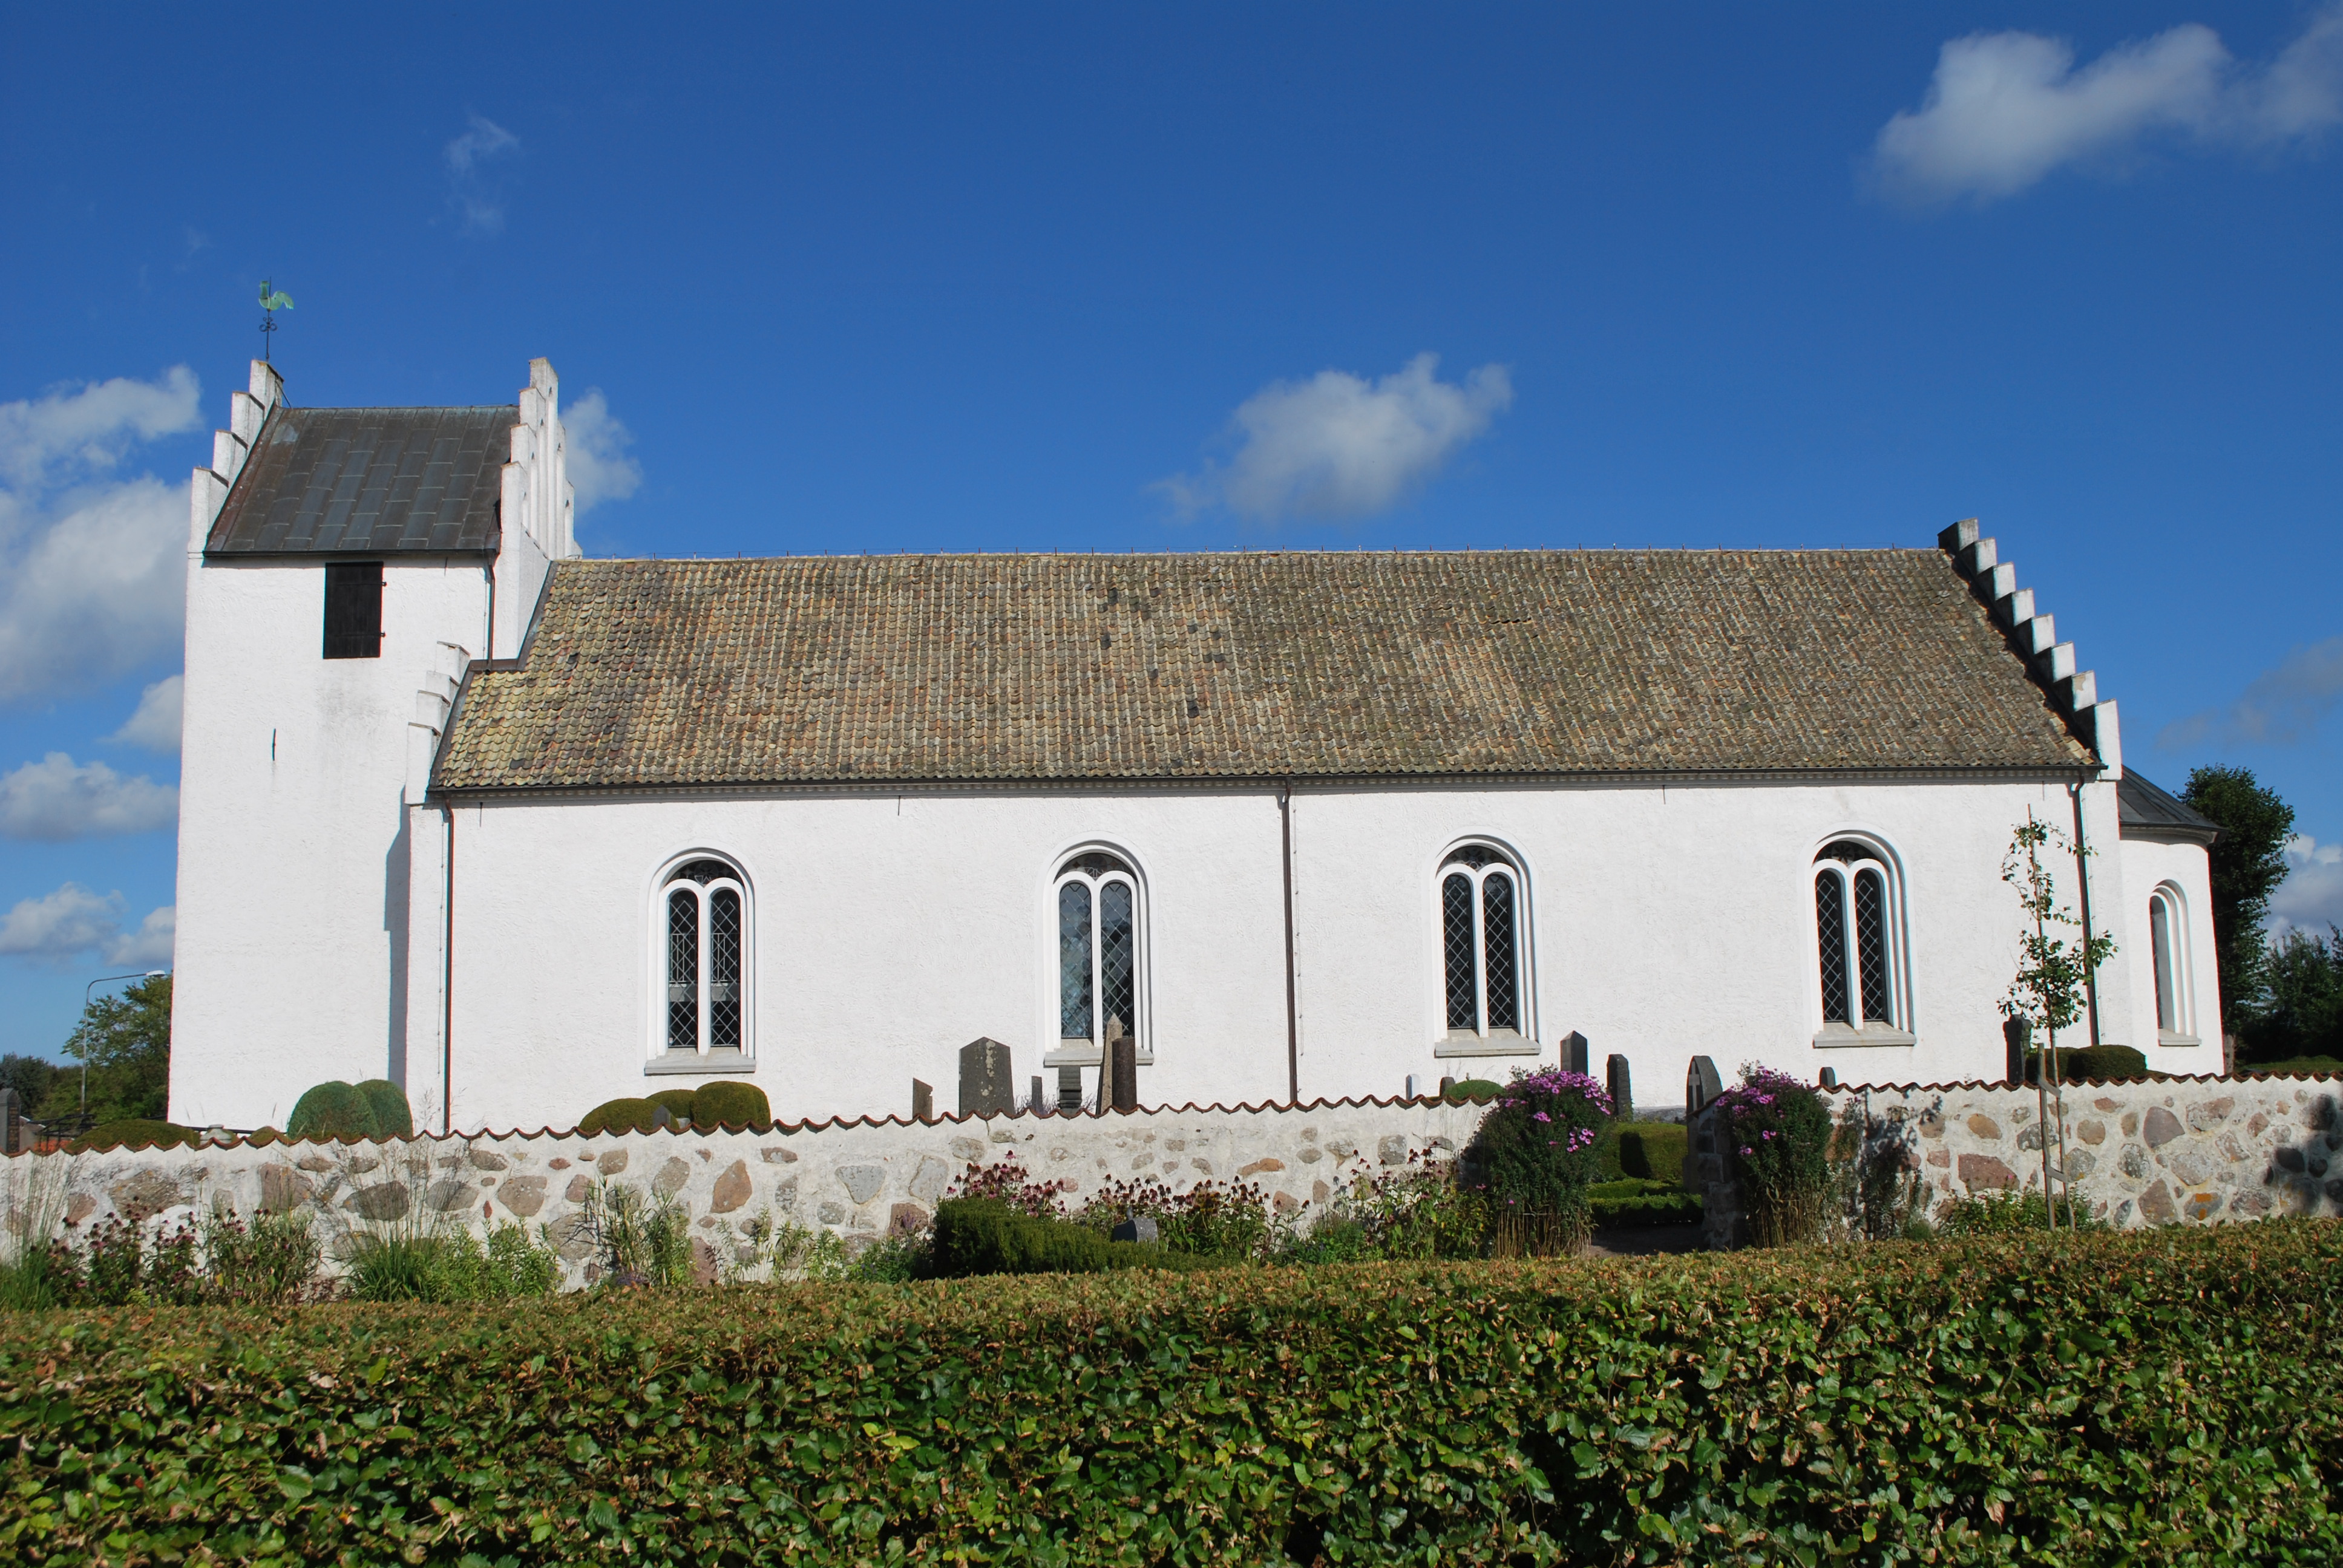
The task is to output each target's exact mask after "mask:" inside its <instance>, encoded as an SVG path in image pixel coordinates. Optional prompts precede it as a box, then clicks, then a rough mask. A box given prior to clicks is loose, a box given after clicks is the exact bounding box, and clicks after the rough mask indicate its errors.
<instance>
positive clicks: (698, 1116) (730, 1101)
mask: <svg viewBox="0 0 2343 1568" xmlns="http://www.w3.org/2000/svg"><path fill="white" fill-rule="evenodd" d="M691 1124H692V1125H693V1126H694V1127H769V1126H771V1125H772V1124H773V1108H772V1107H771V1106H770V1105H769V1104H768V1103H767V1102H766V1100H765V1091H763V1090H761V1089H759V1088H758V1087H757V1086H756V1085H755V1084H753V1083H736V1082H733V1081H730V1080H729V1079H722V1080H719V1081H716V1082H714V1083H703V1084H701V1085H700V1086H699V1092H698V1093H697V1094H694V1095H693V1096H692V1097H691Z"/></svg>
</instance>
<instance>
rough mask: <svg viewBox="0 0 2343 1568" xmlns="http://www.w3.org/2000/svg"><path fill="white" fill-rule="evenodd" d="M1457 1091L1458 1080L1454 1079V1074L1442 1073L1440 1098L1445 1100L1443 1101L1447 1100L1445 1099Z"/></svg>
mask: <svg viewBox="0 0 2343 1568" xmlns="http://www.w3.org/2000/svg"><path fill="white" fill-rule="evenodd" d="M1455 1091H1456V1080H1455V1077H1454V1076H1453V1074H1450V1073H1445V1072H1443V1073H1442V1074H1441V1075H1440V1098H1441V1099H1443V1100H1445V1099H1447V1098H1448V1097H1449V1096H1450V1095H1451V1094H1453V1093H1454V1092H1455Z"/></svg>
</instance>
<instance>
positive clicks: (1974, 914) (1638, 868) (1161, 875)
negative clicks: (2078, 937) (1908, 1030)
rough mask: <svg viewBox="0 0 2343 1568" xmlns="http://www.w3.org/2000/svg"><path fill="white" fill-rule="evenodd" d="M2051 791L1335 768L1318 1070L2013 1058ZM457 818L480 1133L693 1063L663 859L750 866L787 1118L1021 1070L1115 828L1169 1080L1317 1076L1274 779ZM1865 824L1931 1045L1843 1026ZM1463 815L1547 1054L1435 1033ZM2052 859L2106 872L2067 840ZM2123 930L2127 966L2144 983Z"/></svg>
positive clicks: (1313, 866)
mask: <svg viewBox="0 0 2343 1568" xmlns="http://www.w3.org/2000/svg"><path fill="white" fill-rule="evenodd" d="M2099 788H2101V787H2099V786H2092V787H2090V790H2094V791H2095V790H2097V789H2099ZM2088 792H2089V791H2087V793H2088ZM2029 808H2031V809H2034V811H2035V812H2036V814H2037V815H2040V816H2044V817H2046V818H2047V819H2052V820H2056V821H2059V822H2060V823H2061V824H2062V825H2065V824H2066V823H2067V822H2069V821H2070V820H2071V812H2072V807H2071V804H2070V798H2069V796H2068V794H2067V792H2066V787H2065V786H2064V785H2063V784H2060V783H2057V782H2019V781H2009V782H1999V783H1978V782H1944V783H1846V784H1815V785H1803V786H1801V785H1778V784H1766V785H1755V784H1740V785H1736V784H1710V785H1694V786H1671V787H1668V788H1666V789H1661V788H1660V787H1658V786H1656V785H1647V784H1635V785H1619V786H1614V787H1601V786H1593V787H1573V788H1521V789H1390V788H1377V789H1343V790H1334V789H1306V788H1305V789H1302V790H1300V791H1298V792H1297V794H1296V796H1295V799H1294V802H1293V808H1292V809H1293V842H1294V894H1295V903H1296V928H1297V950H1296V969H1297V974H1298V995H1299V1002H1300V1012H1301V1022H1300V1038H1301V1088H1302V1096H1303V1098H1305V1099H1310V1098H1315V1097H1320V1096H1327V1097H1333V1096H1343V1095H1367V1094H1378V1095H1383V1094H1394V1093H1398V1092H1400V1091H1403V1089H1404V1087H1405V1084H1406V1080H1407V1078H1408V1077H1409V1076H1410V1075H1411V1074H1413V1075H1414V1076H1415V1077H1416V1078H1417V1080H1418V1081H1419V1083H1420V1084H1421V1085H1423V1086H1424V1087H1426V1088H1429V1087H1430V1086H1431V1085H1433V1083H1436V1081H1438V1079H1439V1078H1440V1076H1442V1075H1443V1073H1447V1074H1453V1075H1454V1076H1457V1077H1460V1078H1461V1077H1471V1076H1479V1075H1487V1076H1494V1077H1498V1078H1501V1079H1502V1078H1503V1076H1504V1075H1505V1073H1506V1071H1507V1070H1509V1069H1511V1068H1513V1067H1515V1066H1532V1065H1535V1064H1537V1063H1541V1062H1542V1063H1545V1064H1552V1063H1554V1061H1555V1060H1557V1051H1558V1044H1559V1042H1560V1040H1562V1038H1563V1037H1564V1036H1565V1035H1566V1034H1568V1033H1569V1032H1570V1031H1572V1030H1577V1031H1579V1032H1581V1033H1583V1034H1584V1035H1585V1036H1586V1037H1587V1038H1588V1040H1589V1041H1590V1044H1591V1053H1592V1065H1593V1066H1594V1070H1595V1071H1596V1072H1597V1074H1598V1075H1599V1074H1600V1073H1601V1071H1602V1070H1603V1063H1604V1059H1605V1058H1606V1057H1607V1056H1608V1055H1609V1054H1610V1053H1611V1052H1613V1051H1617V1052H1620V1053H1622V1054H1624V1055H1625V1056H1626V1057H1627V1058H1628V1060H1629V1062H1630V1065H1631V1067H1632V1070H1633V1072H1634V1085H1635V1093H1636V1099H1637V1101H1639V1102H1640V1103H1642V1104H1644V1105H1646V1106H1657V1107H1667V1106H1673V1105H1676V1104H1680V1103H1681V1101H1682V1097H1683V1091H1684V1070H1685V1066H1686V1064H1687V1062H1688V1060H1690V1059H1691V1058H1692V1057H1693V1056H1694V1055H1706V1056H1709V1057H1712V1058H1714V1059H1715V1061H1716V1062H1717V1064H1718V1067H1719V1069H1720V1070H1722V1071H1724V1072H1725V1074H1726V1075H1727V1076H1728V1077H1729V1076H1731V1075H1732V1073H1733V1072H1734V1071H1735V1069H1737V1067H1738V1066H1739V1064H1740V1063H1742V1062H1743V1061H1746V1060H1759V1061H1765V1062H1767V1063H1769V1064H1771V1065H1773V1066H1775V1067H1778V1068H1781V1069H1783V1070H1787V1071H1792V1072H1795V1073H1796V1074H1797V1075H1798V1076H1800V1077H1802V1078H1805V1079H1808V1080H1812V1079H1813V1078H1814V1077H1815V1075H1816V1073H1817V1072H1818V1071H1819V1070H1820V1069H1821V1068H1822V1067H1824V1066H1830V1067H1833V1068H1835V1070H1837V1072H1838V1074H1839V1076H1840V1079H1841V1080H1842V1081H1845V1082H1848V1083H1859V1082H1865V1081H1870V1082H1913V1081H1921V1082H1927V1081H1951V1080H1960V1079H1997V1078H1999V1077H2000V1076H2001V1074H2002V1070H2003V1064H2004V1060H2005V1048H2004V1044H2003V1039H2002V1034H2001V1028H2000V1014H1999V1012H1998V1010H1997V1008H1996V1002H1997V1000H1998V999H1999V998H2000V997H2001V995H2002V993H2003V991H2004V990H2006V987H2007V985H2008V982H2009V979H2010V976H2011V974H2012V973H2013V972H2014V970H2015V969H2016V961H2017V945H2016V944H2017V935H2018V931H2017V907H2016V898H2015V895H2014V894H2013V892H2012V890H2010V889H2009V888H2008V887H2007V886H2006V884H2005V883H2004V882H2003V881H2002V880H2001V878H2000V867H2001V857H2002V854H2003V852H2004V850H2005V849H2006V846H2007V844H2008V842H2009V837H2010V833H2011V830H2012V829H2013V828H2014V827H2015V825H2016V823H2017V822H2019V821H2021V820H2023V819H2024V818H2025V815H2026V810H2027V809H2029ZM455 829H456V866H457V872H456V918H455V944H456V945H455V963H454V973H455V993H454V998H453V1016H454V1020H455V1028H454V1039H453V1050H452V1053H451V1063H452V1098H453V1109H454V1116H453V1123H454V1125H455V1126H457V1127H458V1128H459V1129H462V1128H479V1127H495V1128H509V1127H538V1126H544V1125H548V1124H549V1125H555V1126H560V1125H567V1124H568V1123H569V1122H571V1121H574V1120H575V1119H576V1118H577V1117H578V1115H580V1114H582V1113H583V1112H584V1111H586V1110H588V1109H589V1108H590V1107H591V1106H592V1105H594V1104H596V1103H598V1102H599V1101H603V1100H608V1099H612V1098H616V1097H618V1096H620V1095H639V1094H643V1093H646V1092H649V1091H652V1090H656V1089H660V1088H667V1087H675V1086H680V1085H684V1084H688V1083H689V1082H690V1081H692V1080H690V1079H689V1078H683V1079H678V1078H670V1077H650V1076H647V1075H646V1073H645V1066H646V1064H647V1062H648V1061H649V1060H650V1059H651V1056H652V1053H653V1050H654V1035H653V1029H654V1020H653V1012H652V1010H653V1008H654V1006H655V1004H656V1002H655V999H656V998H657V995H658V992H657V987H658V985H659V980H658V978H657V977H656V975H655V973H654V957H653V955H654V953H655V951H656V946H657V944H656V940H655V932H654V929H653V926H652V923H651V922H652V910H653V907H654V906H653V893H654V882H655V879H656V877H657V874H658V873H659V869H661V868H662V867H664V866H668V865H670V864H672V863H674V861H675V860H676V859H677V857H679V856H680V855H682V854H685V853H686V852H689V851H703V850H704V851H709V852H714V853H718V854H721V855H723V856H725V857H727V858H729V859H732V860H733V861H735V862H736V863H737V864H739V866H740V868H741V869H743V871H744V872H745V873H746V874H747V879H748V881H749V887H750V891H751V897H752V899H753V900H754V904H753V933H754V934H753V938H752V942H753V947H752V961H753V963H754V966H755V970H754V974H755V996H756V1002H755V1018H754V1020H753V1037H752V1044H753V1049H754V1055H755V1059H756V1061H755V1067H754V1072H753V1077H754V1081H756V1082H757V1083H758V1084H759V1087H761V1088H762V1089H763V1090H764V1091H766V1093H767V1095H768V1096H769V1099H770V1100H771V1101H772V1104H773V1107H774V1110H775V1111H776V1113H777V1114H779V1115H782V1116H784V1117H790V1118H794V1117H799V1116H809V1115H811V1116H828V1115H853V1114H884V1113H895V1114H900V1113H903V1112H905V1111H908V1110H909V1109H910V1081H911V1080H912V1079H913V1078H915V1077H916V1078H920V1079H922V1080H924V1081H927V1082H929V1083H930V1084H931V1085H933V1086H934V1087H935V1089H936V1094H937V1103H938V1105H939V1106H948V1105H950V1104H951V1103H953V1101H954V1084H955V1073H956V1070H957V1052H958V1050H959V1048H960V1046H961V1045H963V1044H965V1043H966V1042H967V1041H969V1040H973V1039H975V1038H976V1037H977V1036H979V1035H989V1036H990V1037H992V1038H994V1039H996V1040H1002V1041H1005V1042H1007V1043H1008V1044H1009V1045H1010V1046H1011V1050H1012V1052H1013V1053H1014V1058H1013V1060H1014V1070H1015V1074H1016V1083H1017V1085H1018V1086H1019V1089H1020V1091H1021V1092H1022V1091H1023V1090H1024V1088H1025V1086H1026V1085H1027V1083H1028V1082H1029V1081H1030V1079H1031V1076H1032V1075H1033V1074H1035V1073H1039V1072H1041V1071H1042V1070H1043V1069H1042V1065H1041V1057H1042V1054H1043V1053H1044V1052H1045V1051H1046V1050H1050V1049H1052V1048H1053V1047H1054V1045H1055V1043H1056V1042H1055V1035H1056V1025H1055V1012H1054V1008H1055V990H1054V974H1055V970H1054V957H1055V947H1056V931H1055V928H1054V924H1053V923H1052V920H1051V906H1050V902H1049V900H1048V898H1047V896H1046V891H1047V887H1048V884H1049V880H1050V879H1051V875H1052V874H1053V873H1054V871H1055V870H1056V869H1057V867H1058V866H1059V864H1061V862H1062V859H1063V858H1064V857H1065V856H1066V855H1068V854H1069V853H1071V852H1073V851H1074V850H1076V849H1081V848H1084V847H1089V846H1094V845H1104V846H1110V847H1112V848H1114V849H1118V850H1120V851H1121V852H1122V853H1124V854H1125V855H1127V856H1128V857H1129V858H1130V859H1131V860H1132V862H1133V863H1134V864H1135V865H1136V866H1137V867H1138V868H1139V869H1140V871H1141V878H1142V879H1143V881H1144V883H1145V887H1146V899H1147V904H1146V912H1145V925H1146V930H1147V941H1146V954H1145V968H1146V971H1147V976H1148V986H1149V998H1150V1005H1149V1008H1148V1011H1147V1015H1146V1023H1145V1026H1144V1029H1145V1033H1146V1037H1147V1038H1146V1044H1147V1045H1148V1046H1149V1047H1150V1050H1151V1057H1152V1060H1151V1063H1150V1064H1148V1065H1145V1066H1143V1067H1142V1068H1141V1085H1140V1091H1141V1099H1142V1101H1144V1102H1147V1103H1151V1104H1179V1103H1183V1102H1188V1101H1196V1102H1212V1101H1221V1102H1227V1103H1233V1102H1236V1101H1272V1100H1282V1099H1283V1098H1284V1097H1285V1095H1286V1092H1287V1059H1286V1000H1285V974H1284V931H1283V913H1282V899H1283V891H1282V883H1281V879H1280V867H1279V854H1280V831H1279V820H1278V810H1277V803H1276V797H1275V794H1274V792H1273V791H1271V790H1267V789H1259V790H1253V789H1228V790H1212V791H1191V792H1185V793H1179V792H1151V791H1129V792H1116V791H1097V792H1081V791H1065V790H1051V791H1040V790H1033V791H1025V792H1016V791H1000V792H987V791H967V792H928V793H907V794H903V795H900V796H898V795H895V794H892V793H889V794H883V795H881V794H870V795H850V794H843V793H834V794H810V793H792V794H774V795H768V796H762V797H754V796H729V797H707V798H700V799H609V798H605V799H570V800H538V801H514V802H501V803H494V804H486V805H483V804H478V803H464V804H459V805H458V807H457V808H456V810H455ZM1850 832H1854V833H1860V834H1864V835H1866V836H1868V837H1870V838H1872V839H1875V840H1877V841H1879V842H1881V843H1883V844H1885V845H1886V846H1888V847H1889V848H1890V849H1891V850H1892V852H1893V855H1894V858H1895V859H1896V865H1897V869H1898V871H1899V873H1900V875H1901V878H1902V883H1903V907H1904V910H1905V911H1906V919H1905V929H1904V930H1903V933H1902V936H1903V941H1904V947H1905V951H1906V955H1907V957H1908V960H1909V965H1910V970H1909V986H1908V995H1909V998H1910V1004H1909V1005H1910V1014H1909V1020H1908V1021H1909V1022H1910V1024H1911V1026H1912V1032H1913V1034H1914V1036H1915V1042H1914V1043H1913V1044H1911V1045H1908V1046H1892V1047H1881V1046H1860V1047H1855V1048H1833V1049H1821V1048H1817V1047H1816V1046H1815V1043H1814V1040H1815V1035H1816V1033H1817V1032H1818V1031H1819V1030H1820V1025H1821V1016H1820V1015H1821V1002H1820V998H1819V988H1818V986H1817V983H1816V981H1815V950H1814V931H1813V920H1814V917H1813V902H1812V891H1811V881H1810V877H1811V868H1812V864H1813V860H1814V856H1815V851H1816V850H1817V849H1819V848H1820V847H1821V846H1822V845H1823V844H1824V843H1826V842H1828V841H1829V840H1830V839H1833V838H1835V837H1838V836H1840V835H1843V834H1846V833H1850ZM1466 838H1479V839H1489V840H1492V841H1493V842H1495V843H1497V844H1499V845H1502V846H1503V847H1505V848H1506V849H1509V850H1511V851H1512V852H1513V854H1514V855H1516V856H1517V857H1518V858H1519V859H1520V861H1521V864H1522V867H1523V871H1524V874H1525V875H1524V880H1525V883H1526V887H1527V895H1528V900H1529V917H1530V926H1531V931H1532V941H1531V946H1532V950H1533V962H1532V973H1531V984H1532V986H1533V987H1534V994H1533V998H1532V1004H1533V1005H1532V1010H1531V1013H1530V1017H1531V1019H1532V1020H1533V1021H1534V1035H1535V1043H1536V1046H1537V1051H1536V1054H1535V1055H1534V1056H1520V1057H1512V1058H1494V1059H1474V1058H1463V1059H1458V1058H1454V1057H1443V1056H1442V1055H1440V1054H1437V1050H1438V1047H1439V1046H1440V1045H1441V1043H1442V1042H1443V1039H1444V1030H1443V1029H1442V1027H1441V1024H1442V1020H1441V1017H1440V1013H1439V1005H1440V1004H1439V997H1440V980H1441V975H1440V959H1439V946H1438V942H1439V936H1438V930H1437V926H1436V920H1435V919H1434V915H1433V902H1432V898H1431V884H1432V879H1433V876H1434V874H1435V872H1436V870H1437V867H1438V862H1439V859H1440V857H1441V854H1442V852H1443V850H1444V849H1447V848H1448V847H1449V846H1451V845H1452V844H1453V843H1455V842H1456V841H1457V840H1458V839H1466ZM2108 842H2109V843H2110V844H2111V843H2112V842H2113V834H2112V827H2111V826H2110V829H2109V838H2108ZM2054 874H2055V875H2056V877H2057V879H2058V880H2059V882H2060V885H2061V888H2062V896H2063V897H2064V898H2065V899H2066V900H2067V901H2068V902H2070V903H2072V902H2073V901H2075V900H2074V892H2073V889H2074V873H2073V869H2072V866H2071V863H2068V864H2066V865H2059V866H2056V867H2054ZM2106 880H2107V878H2106V877H2105V874H2104V871H2102V873H2101V874H2100V875H2099V876H2097V877H2095V882H2105V881H2106ZM419 903H420V900H418V907H419ZM2096 912H2097V911H2096V910H2095V913H2096ZM432 918H435V919H436V918H437V917H436V913H435V914H434V916H433V917H432ZM422 923H423V920H422V919H421V917H418V919H417V926H418V930H420V927H421V925H422ZM424 940H426V939H425V938H424V937H423V936H421V935H418V937H417V949H418V950H419V949H420V948H421V947H422V945H423V942H424ZM2119 940H2121V938H2120V937H2119ZM2125 946H2126V951H2125V952H2124V953H2122V954H2120V955H2119V956H2118V958H2117V960H2116V961H2115V963H2114V965H2111V966H2110V969H2109V970H2108V971H2107V977H2106V980H2107V984H2106V985H2104V986H2103V988H2102V989H2103V991H2113V992H2124V991H2126V989H2127V987H2129V985H2130V983H2131V982H2130V980H2129V978H2128V969H2129V959H2130V957H2131V955H2132V951H2133V950H2132V949H2131V947H2130V944H2129V943H2126V944H2125ZM2141 951H2144V950H2141ZM413 972H414V973H415V974H416V977H417V993H416V994H417V997H418V998H420V997H421V996H422V995H423V993H424V991H425V990H427V989H428V990H430V994H431V996H432V997H434V998H436V997H437V991H436V989H431V988H433V987H436V979H435V978H433V977H429V976H427V975H425V974H424V972H423V971H422V970H421V969H420V968H419V967H418V968H417V969H416V970H414V971H413ZM413 1010H415V1011H416V1012H417V1014H418V1015H419V1014H420V1013H421V1012H423V1011H424V1010H426V1004H425V1003H424V1002H422V1001H421V1000H417V1002H416V1003H415V1004H414V1008H413ZM1093 1081H1094V1079H1093ZM413 1083H414V1092H416V1093H417V1097H418V1099H423V1098H431V1097H432V1094H433V1091H436V1090H437V1082H436V1077H435V1074H434V1072H433V1071H432V1070H430V1069H428V1068H427V1067H426V1066H424V1065H423V1064H421V1063H420V1062H419V1061H418V1063H417V1066H416V1067H415V1068H414V1070H413Z"/></svg>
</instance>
